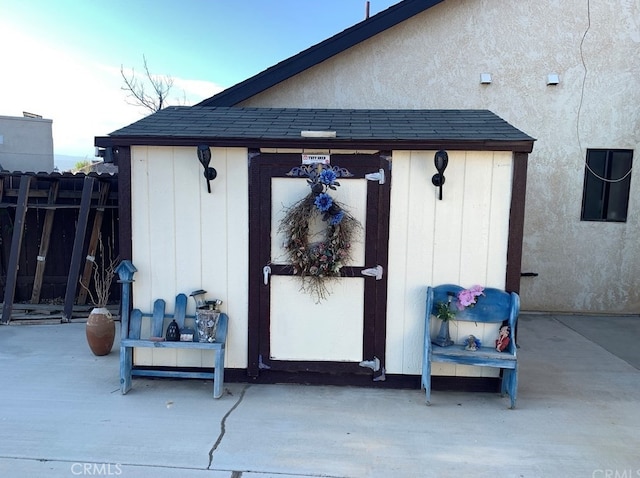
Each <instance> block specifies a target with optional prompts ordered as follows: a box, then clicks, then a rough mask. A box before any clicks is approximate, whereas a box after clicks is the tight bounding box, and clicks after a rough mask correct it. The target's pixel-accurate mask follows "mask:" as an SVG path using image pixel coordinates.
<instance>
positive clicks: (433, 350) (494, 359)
mask: <svg viewBox="0 0 640 478" xmlns="http://www.w3.org/2000/svg"><path fill="white" fill-rule="evenodd" d="M461 290H463V287H460V286H458V285H452V284H445V285H440V286H437V287H429V288H428V289H427V308H426V314H425V316H426V317H425V335H424V357H423V362H422V387H423V388H424V389H425V391H426V398H427V404H430V403H431V363H432V362H446V363H453V364H460V365H477V366H481V367H497V368H500V369H502V384H501V393H502V395H503V396H504V394H505V393H508V394H509V397H510V398H511V408H515V406H516V395H517V389H518V359H517V356H516V344H515V340H514V336H515V330H516V324H517V321H518V314H519V313H520V298H519V296H518V294H516V293H515V292H511V293H508V292H505V291H503V290H500V289H492V288H486V289H484V296H481V297H479V298H478V300H477V302H476V304H475V305H474V306H473V307H466V308H465V309H464V310H462V311H458V310H456V309H455V306H454V311H455V318H454V319H452V320H454V321H466V322H479V323H500V324H501V325H502V324H504V325H508V326H509V328H510V337H509V339H510V340H509V344H508V346H507V348H506V349H505V350H504V351H502V352H498V351H497V350H496V348H495V341H494V340H492V341H491V342H490V343H486V344H481V345H485V346H482V347H479V348H478V349H477V350H475V351H471V350H466V349H465V345H464V344H454V345H450V346H448V347H440V346H438V345H435V344H433V343H432V342H431V340H432V338H431V327H430V322H431V320H432V316H436V314H437V312H438V304H440V303H442V302H444V303H446V302H447V301H448V298H449V297H450V295H451V294H457V293H458V292H459V291H461ZM435 320H436V321H438V323H440V319H437V318H435ZM496 338H497V334H496Z"/></svg>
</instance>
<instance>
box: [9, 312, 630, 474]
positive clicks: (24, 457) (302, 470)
mask: <svg viewBox="0 0 640 478" xmlns="http://www.w3.org/2000/svg"><path fill="white" fill-rule="evenodd" d="M638 342H640V318H638V317H637V316H633V317H589V316H564V315H563V316H553V315H533V314H523V315H521V318H520V326H519V345H520V349H519V352H518V353H519V363H520V386H519V395H518V408H517V409H516V410H508V409H507V407H508V399H507V398H501V397H500V396H499V395H497V394H486V393H461V392H443V391H437V390H436V391H434V392H433V396H432V405H431V406H430V407H427V406H426V405H425V401H424V394H423V393H422V392H421V391H420V390H379V389H362V388H351V387H322V386H303V385H255V384H254V385H248V384H242V383H230V384H226V385H225V389H226V393H225V394H224V395H223V397H222V398H221V399H219V400H214V399H213V398H212V397H211V382H210V381H197V380H170V379H164V380H158V379H156V380H150V379H134V384H133V389H132V390H131V392H129V394H127V395H124V396H123V395H121V394H120V389H119V377H118V353H117V350H118V349H117V344H116V345H115V346H114V349H113V351H112V352H111V354H110V355H108V356H106V357H95V356H93V355H92V354H91V352H90V351H89V349H88V347H87V345H86V341H85V337H84V324H82V323H70V324H59V325H28V326H18V325H9V326H2V327H0V367H1V369H2V374H1V377H2V382H1V386H0V400H1V402H0V403H1V404H2V405H1V407H0V476H7V477H33V476H47V477H72V476H123V477H169V476H172V477H173V476H176V477H178V476H179V477H205V476H206V477H235V478H239V477H245V478H258V477H260V478H262V477H281V478H286V477H385V478H386V477H432V476H433V477H460V476H479V477H484V476H486V477H496V476H497V477H555V476H563V477H594V478H605V477H614V476H615V477H623V476H624V477H640V454H639V452H638V450H640V403H639V401H640V347H638V346H637V344H638Z"/></svg>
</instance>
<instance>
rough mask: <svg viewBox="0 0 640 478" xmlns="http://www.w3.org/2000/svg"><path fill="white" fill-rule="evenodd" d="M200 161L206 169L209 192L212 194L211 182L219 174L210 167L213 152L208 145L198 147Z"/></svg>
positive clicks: (205, 175) (205, 176)
mask: <svg viewBox="0 0 640 478" xmlns="http://www.w3.org/2000/svg"><path fill="white" fill-rule="evenodd" d="M198 160H199V161H200V164H202V167H203V168H204V178H205V179H206V180H207V191H208V192H209V194H211V181H213V180H214V179H215V178H216V176H217V175H218V172H217V171H216V170H215V169H214V168H210V167H209V163H210V162H211V150H210V149H209V146H207V145H206V144H201V145H199V146H198Z"/></svg>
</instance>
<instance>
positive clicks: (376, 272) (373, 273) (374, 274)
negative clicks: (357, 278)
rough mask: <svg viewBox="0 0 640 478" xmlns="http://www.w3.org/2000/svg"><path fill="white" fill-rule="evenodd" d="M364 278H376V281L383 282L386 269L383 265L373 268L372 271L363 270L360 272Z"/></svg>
mask: <svg viewBox="0 0 640 478" xmlns="http://www.w3.org/2000/svg"><path fill="white" fill-rule="evenodd" d="M360 273H361V274H362V275H363V276H369V277H375V278H376V280H382V274H383V273H384V269H383V268H382V266H381V265H377V266H375V267H371V268H370V269H363V270H362V272H360Z"/></svg>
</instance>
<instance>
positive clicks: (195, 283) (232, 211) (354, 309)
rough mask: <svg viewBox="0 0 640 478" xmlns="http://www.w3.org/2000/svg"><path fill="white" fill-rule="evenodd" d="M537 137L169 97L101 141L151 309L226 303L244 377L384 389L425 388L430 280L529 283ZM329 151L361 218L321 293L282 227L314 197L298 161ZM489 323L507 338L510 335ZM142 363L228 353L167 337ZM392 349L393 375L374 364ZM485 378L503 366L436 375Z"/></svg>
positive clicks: (486, 333)
mask: <svg viewBox="0 0 640 478" xmlns="http://www.w3.org/2000/svg"><path fill="white" fill-rule="evenodd" d="M533 143H534V140H533V139H532V138H531V137H530V136H528V135H527V134H525V133H523V132H521V131H520V130H518V129H516V128H515V127H513V126H511V125H510V124H508V123H507V122H506V121H504V120H503V119H501V118H500V117H498V116H497V115H495V114H493V113H492V112H490V111H487V110H411V109H406V110H404V109H401V110H398V109H394V110H369V109H348V110H342V109H311V108H309V109H298V108H242V107H197V106H196V107H169V108H166V109H164V110H161V111H159V112H157V113H155V114H153V115H151V116H149V117H147V118H144V119H142V120H140V121H138V122H137V123H134V124H132V125H130V126H127V127H125V128H122V129H120V130H118V131H115V132H114V133H112V134H111V135H109V136H108V137H100V138H96V144H97V145H98V146H100V147H103V148H112V151H113V157H114V158H115V160H116V161H117V163H118V166H119V181H120V188H119V193H120V208H121V210H120V234H121V239H120V248H121V250H120V254H121V257H122V258H123V259H130V260H131V261H132V262H133V264H134V265H135V266H136V268H137V269H138V272H137V274H136V275H135V277H134V279H135V282H134V289H133V296H134V306H135V307H137V308H140V309H143V310H150V309H151V308H152V303H153V301H154V300H155V299H157V298H163V299H165V300H166V301H167V304H168V306H169V307H171V303H172V299H173V297H174V296H175V295H176V294H177V293H180V292H184V293H186V294H189V293H190V292H191V291H194V290H197V289H204V290H206V291H208V295H209V297H211V298H216V299H220V300H222V301H223V305H222V310H223V311H224V312H226V313H227V314H228V316H229V318H230V322H229V336H228V342H227V343H228V345H227V359H226V366H227V367H228V368H227V379H228V380H229V379H230V380H233V379H234V378H233V377H234V374H235V375H236V376H237V378H238V379H241V378H242V377H244V379H246V377H247V376H249V377H252V378H253V379H254V380H257V381H264V382H270V381H282V380H295V381H305V382H309V381H317V382H322V383H350V384H364V383H371V381H372V378H376V379H377V380H380V382H376V383H382V380H381V372H380V370H384V371H386V373H385V374H384V375H383V376H382V378H385V379H386V381H385V383H386V384H389V385H393V384H399V383H401V384H415V385H418V383H419V375H420V373H421V359H422V346H423V344H422V340H423V327H424V325H423V324H424V313H425V292H426V287H427V286H428V285H434V284H440V283H459V284H462V285H466V286H472V285H475V284H479V285H483V286H489V287H497V288H506V289H508V290H514V291H517V290H518V287H519V281H520V260H521V250H522V234H523V220H524V198H525V187H526V168H527V157H528V153H530V152H531V151H532V148H533ZM199 151H200V152H202V151H210V153H211V160H210V163H209V164H208V167H212V168H214V169H215V171H216V173H217V174H216V177H215V179H213V180H210V181H209V180H207V179H205V177H203V171H205V170H204V169H203V164H202V163H201V161H200V160H199V154H198V152H199ZM439 151H443V152H446V155H447V157H448V164H447V167H446V169H445V170H444V172H443V174H444V177H445V181H444V183H443V184H442V187H441V188H440V187H438V186H435V185H434V181H433V180H434V178H433V177H434V175H436V174H437V173H438V171H437V170H436V167H435V165H434V157H435V155H436V153H437V152H439ZM440 154H443V153H440ZM320 162H324V163H327V164H326V165H325V166H324V168H325V169H331V170H333V171H335V172H337V173H338V176H339V177H338V178H337V181H338V182H339V186H336V187H335V189H327V192H328V193H329V194H330V196H331V197H332V199H333V200H334V201H337V202H339V203H341V207H342V209H343V211H344V212H345V213H348V214H350V215H351V216H352V217H353V218H354V219H355V220H357V221H358V222H359V223H360V225H361V226H362V227H361V228H354V229H353V230H352V232H351V236H350V237H349V240H350V242H351V248H350V251H349V252H350V259H349V260H348V261H345V263H344V264H342V267H341V269H340V277H339V278H331V279H330V280H327V281H326V282H325V283H324V284H325V285H326V286H327V288H328V294H327V296H326V297H324V298H321V299H320V300H319V299H318V297H317V296H315V295H313V294H310V293H309V291H308V290H301V285H302V282H301V278H300V275H299V273H298V272H297V271H296V270H295V269H294V268H293V267H292V266H291V263H290V261H288V260H287V257H288V256H287V254H286V251H285V250H284V248H283V247H284V244H285V243H286V241H287V239H290V237H289V238H288V237H286V234H283V232H282V227H281V225H282V218H283V216H284V215H285V213H286V212H287V211H288V210H290V209H291V207H292V206H293V205H294V204H295V203H296V202H297V201H299V200H301V199H303V198H305V196H307V195H308V194H309V192H310V187H309V183H308V179H309V178H308V176H305V174H304V170H302V173H301V170H300V169H299V168H302V167H304V165H305V164H306V163H311V164H313V166H308V168H311V170H310V171H313V170H317V169H316V168H318V166H317V164H319V163H320ZM204 165H205V166H207V165H206V163H205V164H204ZM296 168H298V169H296ZM307 172H309V171H307ZM435 182H436V183H437V181H435ZM208 187H210V192H209V190H208ZM440 192H442V199H440ZM329 222H330V221H325V222H323V221H322V218H318V217H315V216H314V217H313V218H312V219H311V220H310V221H309V224H310V229H311V230H313V231H314V232H315V233H317V234H318V235H320V238H319V239H318V238H315V237H314V238H311V234H312V233H311V232H310V233H309V234H310V235H309V237H308V238H306V239H308V240H307V242H308V243H309V244H310V243H312V242H322V241H323V240H328V239H327V237H324V238H323V237H322V234H328V233H327V231H328V229H327V228H328V223H329ZM309 244H308V245H309ZM363 273H364V274H363ZM189 307H190V308H191V310H190V311H189V312H190V313H194V309H195V303H193V302H192V303H190V304H189ZM452 333H453V335H454V338H457V335H458V334H459V336H460V338H462V337H463V336H464V335H465V334H468V333H469V332H468V331H467V330H462V328H461V329H460V330H458V329H456V328H455V327H454V328H453V329H452ZM473 333H474V335H476V336H478V337H480V338H481V339H482V340H487V341H490V340H494V339H495V337H496V334H497V330H493V329H492V330H480V329H478V328H476V329H475V330H474V332H473ZM205 353H206V352H205ZM134 360H135V363H136V364H137V365H143V366H151V367H162V366H177V367H202V366H204V365H203V364H206V363H211V361H210V358H208V357H204V359H203V355H202V353H201V352H199V351H175V350H173V351H166V350H154V349H147V350H139V351H137V352H136V354H135V359H134ZM377 361H379V363H380V366H381V368H380V369H379V370H378V371H377V373H376V371H372V369H371V368H369V367H363V366H362V364H361V362H373V363H375V362H377ZM476 373H482V374H487V373H489V374H490V373H491V372H490V371H489V372H487V371H485V370H475V369H473V370H471V369H470V368H467V367H460V366H458V367H457V368H456V366H453V365H448V364H446V365H445V364H443V365H442V366H441V368H439V369H435V370H434V374H437V375H442V376H449V377H451V376H453V377H461V376H464V377H469V376H472V375H473V374H476ZM480 380H481V381H485V380H495V379H494V378H492V377H481V378H480ZM476 381H477V378H476Z"/></svg>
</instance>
